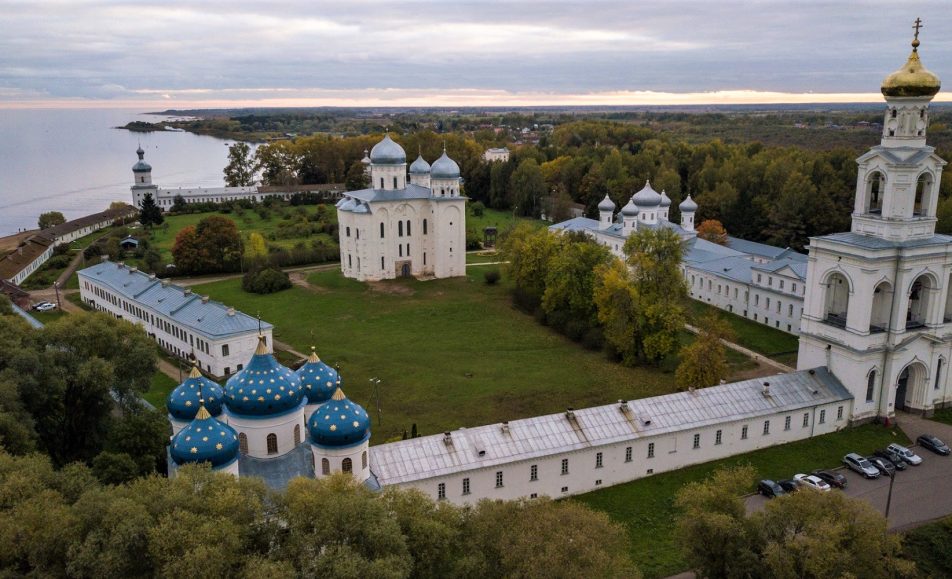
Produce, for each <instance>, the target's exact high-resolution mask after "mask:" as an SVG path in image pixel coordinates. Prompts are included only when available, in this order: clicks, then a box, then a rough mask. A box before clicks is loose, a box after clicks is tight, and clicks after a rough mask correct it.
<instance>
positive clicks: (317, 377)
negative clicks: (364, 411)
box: [295, 348, 340, 404]
mask: <svg viewBox="0 0 952 579" xmlns="http://www.w3.org/2000/svg"><path fill="white" fill-rule="evenodd" d="M295 374H297V376H298V378H300V380H301V387H303V388H304V395H305V396H307V403H308V404H323V403H324V402H327V401H328V400H330V399H331V396H333V395H334V391H335V390H337V387H338V386H340V377H339V376H338V375H337V370H335V369H333V368H331V367H330V366H328V365H327V364H325V363H324V362H321V359H320V358H318V357H317V353H316V352H314V348H311V355H310V356H308V358H307V363H305V364H304V365H303V366H301V367H300V368H298V369H297V371H296V372H295Z"/></svg>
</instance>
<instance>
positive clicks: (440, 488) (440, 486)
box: [436, 483, 446, 500]
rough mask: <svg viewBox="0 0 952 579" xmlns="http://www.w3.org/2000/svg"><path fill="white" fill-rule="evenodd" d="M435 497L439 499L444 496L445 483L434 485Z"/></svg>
mask: <svg viewBox="0 0 952 579" xmlns="http://www.w3.org/2000/svg"><path fill="white" fill-rule="evenodd" d="M436 498H437V499H440V500H443V499H445V498H446V483H440V484H438V485H436Z"/></svg>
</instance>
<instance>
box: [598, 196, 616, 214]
mask: <svg viewBox="0 0 952 579" xmlns="http://www.w3.org/2000/svg"><path fill="white" fill-rule="evenodd" d="M598 210H599V211H614V210H615V202H614V201H612V200H611V197H609V196H608V193H606V194H605V198H604V199H602V200H601V201H599V203H598Z"/></svg>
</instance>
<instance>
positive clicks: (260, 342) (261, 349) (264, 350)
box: [255, 334, 268, 356]
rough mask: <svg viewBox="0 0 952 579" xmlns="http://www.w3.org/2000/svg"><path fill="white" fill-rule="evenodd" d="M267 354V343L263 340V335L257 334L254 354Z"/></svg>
mask: <svg viewBox="0 0 952 579" xmlns="http://www.w3.org/2000/svg"><path fill="white" fill-rule="evenodd" d="M267 354H268V345H267V344H265V342H264V336H262V335H261V334H258V347H257V349H255V356H266V355H267Z"/></svg>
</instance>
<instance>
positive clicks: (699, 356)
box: [674, 312, 733, 390]
mask: <svg viewBox="0 0 952 579" xmlns="http://www.w3.org/2000/svg"><path fill="white" fill-rule="evenodd" d="M699 326H700V327H699V330H700V331H699V333H698V336H697V338H696V339H695V340H694V341H693V342H691V344H689V345H687V346H685V347H683V348H681V363H680V364H679V365H678V369H677V370H676V371H675V374H674V377H675V380H676V381H677V383H678V386H679V387H680V388H682V389H685V390H686V389H688V388H706V387H707V386H714V385H715V384H719V383H720V382H721V380H723V379H725V378H727V375H728V372H729V371H730V369H729V368H728V366H727V351H726V349H725V347H724V343H723V342H722V341H721V340H731V339H732V334H733V332H732V331H731V328H730V326H729V325H728V324H727V322H726V321H724V320H723V319H721V317H720V316H719V315H718V314H717V313H716V312H711V313H709V314H708V315H706V316H704V317H703V318H701V321H700V323H699Z"/></svg>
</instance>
